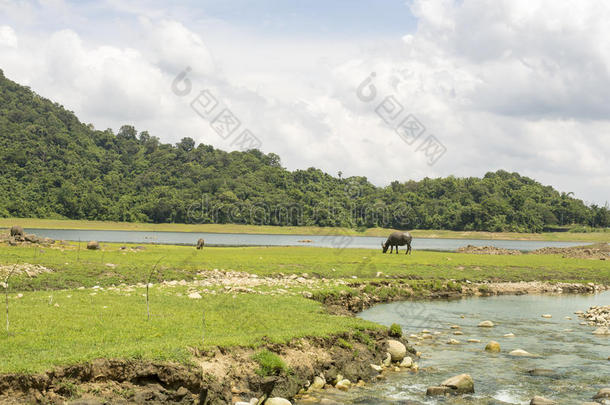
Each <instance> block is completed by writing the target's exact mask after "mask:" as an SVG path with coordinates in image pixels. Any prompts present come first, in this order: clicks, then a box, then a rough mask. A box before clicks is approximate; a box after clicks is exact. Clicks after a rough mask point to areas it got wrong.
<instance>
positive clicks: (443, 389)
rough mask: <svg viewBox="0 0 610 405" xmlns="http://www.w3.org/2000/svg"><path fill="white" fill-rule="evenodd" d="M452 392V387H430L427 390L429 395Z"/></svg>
mask: <svg viewBox="0 0 610 405" xmlns="http://www.w3.org/2000/svg"><path fill="white" fill-rule="evenodd" d="M450 393H451V388H449V387H428V389H427V390H426V395H427V396H429V397H430V396H436V395H446V394H450Z"/></svg>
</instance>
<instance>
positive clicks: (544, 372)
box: [527, 368, 557, 377]
mask: <svg viewBox="0 0 610 405" xmlns="http://www.w3.org/2000/svg"><path fill="white" fill-rule="evenodd" d="M527 373H528V374H529V375H532V376H535V377H540V376H543V377H555V376H556V375H557V373H556V372H555V371H554V370H549V369H548V368H535V369H532V370H528V371H527Z"/></svg>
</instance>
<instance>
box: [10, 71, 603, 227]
mask: <svg viewBox="0 0 610 405" xmlns="http://www.w3.org/2000/svg"><path fill="white" fill-rule="evenodd" d="M0 173H1V177H0V191H1V192H0V217H40V218H71V219H96V220H113V221H140V222H180V223H189V222H199V223H206V222H218V223H229V222H232V223H248V224H263V223H264V224H277V225H285V224H287V225H320V226H348V227H372V226H384V227H393V228H399V229H412V228H428V229H430V228H432V229H454V230H490V231H541V230H543V228H544V227H547V226H555V225H562V224H572V223H578V224H587V225H594V226H609V224H610V214H609V212H608V209H607V208H604V207H601V208H600V207H587V206H585V205H584V204H583V202H582V201H581V200H578V199H575V198H573V197H572V196H571V194H569V193H568V194H566V193H560V192H558V191H556V190H554V189H553V188H552V187H549V186H543V185H541V184H540V183H538V182H536V181H534V180H532V179H529V178H527V177H522V176H520V175H519V174H517V173H508V172H505V171H498V172H495V173H487V174H486V175H485V177H484V178H482V179H479V178H455V177H448V178H439V179H428V178H426V179H423V180H421V181H408V182H406V183H399V182H393V183H392V184H391V185H389V186H387V187H376V186H374V185H372V184H371V183H369V182H368V181H367V180H366V178H365V177H351V178H347V179H345V178H343V179H342V178H338V177H333V176H330V175H328V174H326V173H323V172H322V171H320V170H318V169H314V168H310V169H307V170H296V171H294V172H291V171H288V170H286V169H284V168H282V166H281V164H280V159H279V157H278V156H277V155H275V154H272V153H270V154H263V153H261V152H260V151H258V150H251V151H248V152H230V153H228V152H224V151H221V150H218V149H214V148H213V147H212V146H209V145H203V144H201V145H195V142H194V141H193V140H192V139H190V138H184V139H183V140H182V141H181V142H179V143H178V144H176V145H170V144H164V143H161V142H160V141H159V139H158V138H156V137H154V136H150V135H149V134H148V133H147V132H145V131H144V132H137V131H136V129H135V128H133V127H132V126H123V127H122V128H121V129H120V130H119V132H118V133H117V134H114V133H113V132H112V131H111V130H105V131H100V130H95V129H94V128H93V127H92V126H90V125H86V124H83V123H81V122H80V121H79V120H78V118H77V117H76V116H75V115H74V114H73V113H72V112H70V111H67V110H66V109H64V108H63V107H62V106H61V105H59V104H57V103H53V102H51V101H49V100H47V99H44V98H42V97H40V96H39V95H37V94H36V93H34V92H32V91H31V90H30V89H29V88H27V87H24V86H21V85H18V84H16V83H14V82H12V81H10V80H8V79H7V78H5V77H4V75H3V74H2V72H1V71H0Z"/></svg>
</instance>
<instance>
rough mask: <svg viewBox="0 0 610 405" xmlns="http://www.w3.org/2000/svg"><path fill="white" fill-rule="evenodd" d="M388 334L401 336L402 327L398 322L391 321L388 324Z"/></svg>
mask: <svg viewBox="0 0 610 405" xmlns="http://www.w3.org/2000/svg"><path fill="white" fill-rule="evenodd" d="M390 336H392V337H401V336H402V328H401V327H400V325H399V324H397V323H393V324H392V325H391V326H390Z"/></svg>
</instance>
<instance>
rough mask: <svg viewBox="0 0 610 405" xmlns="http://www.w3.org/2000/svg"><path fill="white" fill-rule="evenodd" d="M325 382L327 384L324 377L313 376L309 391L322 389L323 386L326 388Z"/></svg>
mask: <svg viewBox="0 0 610 405" xmlns="http://www.w3.org/2000/svg"><path fill="white" fill-rule="evenodd" d="M324 384H326V381H325V380H324V379H322V377H320V376H315V377H314V378H313V382H312V383H311V385H310V386H309V388H308V389H307V391H313V390H321V389H322V388H324Z"/></svg>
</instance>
